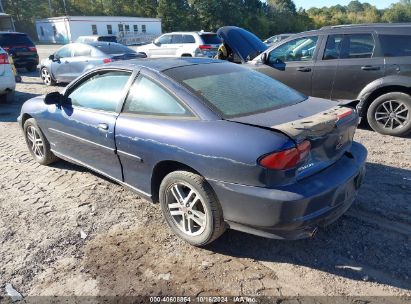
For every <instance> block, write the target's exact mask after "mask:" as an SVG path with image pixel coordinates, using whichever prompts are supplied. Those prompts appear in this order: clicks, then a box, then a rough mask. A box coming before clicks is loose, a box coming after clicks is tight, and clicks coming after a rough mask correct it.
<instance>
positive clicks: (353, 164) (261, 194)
mask: <svg viewBox="0 0 411 304" xmlns="http://www.w3.org/2000/svg"><path fill="white" fill-rule="evenodd" d="M366 157H367V150H366V149H365V147H364V146H362V145H361V144H359V143H356V142H354V143H353V145H352V147H351V150H350V151H349V152H346V153H345V155H344V156H343V157H342V158H341V159H340V160H339V161H337V162H336V163H334V164H333V165H332V166H330V167H328V168H327V169H325V170H323V171H321V172H319V173H317V174H315V175H313V176H310V177H307V178H305V179H303V180H299V181H297V182H296V183H294V184H291V185H286V186H281V187H278V188H276V189H268V188H260V187H252V186H245V185H239V184H231V183H225V182H221V181H215V180H209V183H210V184H211V186H212V187H213V189H214V191H215V192H216V194H217V197H218V198H219V200H220V203H221V206H222V208H223V213H224V219H225V221H226V222H227V223H228V225H229V226H230V228H232V229H235V230H240V231H244V232H248V233H252V234H256V235H260V236H264V237H268V238H276V239H300V238H306V237H310V236H312V235H313V234H314V233H315V231H316V230H317V228H318V227H321V226H326V225H328V224H330V223H331V222H333V221H335V220H337V219H338V218H339V217H340V216H341V215H342V214H343V213H344V212H345V211H347V209H348V208H349V207H350V206H351V204H352V203H353V201H354V199H355V197H356V194H357V190H358V188H359V187H360V186H361V184H362V181H363V177H364V175H365V160H366Z"/></svg>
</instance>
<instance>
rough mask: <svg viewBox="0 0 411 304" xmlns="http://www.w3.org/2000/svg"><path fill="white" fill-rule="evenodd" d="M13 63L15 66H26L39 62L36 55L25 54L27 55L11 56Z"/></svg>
mask: <svg viewBox="0 0 411 304" xmlns="http://www.w3.org/2000/svg"><path fill="white" fill-rule="evenodd" d="M13 61H14V65H15V67H17V68H21V67H26V66H29V65H35V66H37V65H38V64H39V57H38V56H27V57H19V56H16V57H13Z"/></svg>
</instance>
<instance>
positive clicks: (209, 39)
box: [200, 34, 221, 44]
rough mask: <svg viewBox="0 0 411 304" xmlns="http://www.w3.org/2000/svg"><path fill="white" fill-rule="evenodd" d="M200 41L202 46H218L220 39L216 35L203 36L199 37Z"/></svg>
mask: <svg viewBox="0 0 411 304" xmlns="http://www.w3.org/2000/svg"><path fill="white" fill-rule="evenodd" d="M200 36H201V39H203V42H204V44H220V43H221V39H220V38H219V37H218V36H217V34H204V35H200Z"/></svg>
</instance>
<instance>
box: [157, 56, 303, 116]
mask: <svg viewBox="0 0 411 304" xmlns="http://www.w3.org/2000/svg"><path fill="white" fill-rule="evenodd" d="M164 73H165V74H167V75H168V76H170V77H172V78H174V79H175V80H177V81H178V82H180V83H181V84H183V85H184V86H185V87H187V88H188V89H189V90H190V91H192V92H193V93H195V94H196V95H197V96H199V97H200V98H202V99H203V100H205V101H206V102H207V104H208V105H209V106H210V107H211V108H212V109H213V110H214V111H216V112H217V113H218V114H219V115H220V116H222V117H224V118H231V117H236V116H246V115H251V114H254V113H259V112H267V111H270V110H274V109H278V108H283V107H287V106H290V105H293V104H296V103H299V102H301V101H304V100H305V99H307V97H306V96H304V95H303V94H301V93H299V92H297V91H295V90H293V89H291V88H290V87H288V86H286V85H284V84H282V83H281V82H278V81H276V80H274V79H272V78H270V77H268V76H266V75H264V74H262V73H259V72H256V71H253V70H251V69H248V68H244V67H241V66H238V65H235V64H232V63H218V64H217V63H215V64H200V65H195V66H185V67H179V68H175V69H170V70H168V71H165V72H164Z"/></svg>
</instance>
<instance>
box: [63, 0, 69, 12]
mask: <svg viewBox="0 0 411 304" xmlns="http://www.w3.org/2000/svg"><path fill="white" fill-rule="evenodd" d="M63 6H64V14H65V15H66V16H68V15H67V7H66V0H63Z"/></svg>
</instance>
